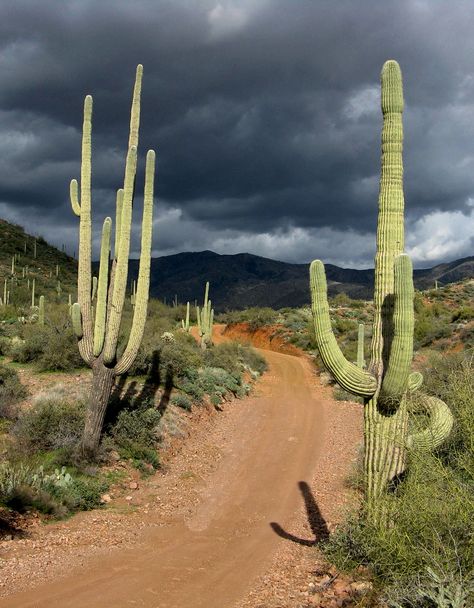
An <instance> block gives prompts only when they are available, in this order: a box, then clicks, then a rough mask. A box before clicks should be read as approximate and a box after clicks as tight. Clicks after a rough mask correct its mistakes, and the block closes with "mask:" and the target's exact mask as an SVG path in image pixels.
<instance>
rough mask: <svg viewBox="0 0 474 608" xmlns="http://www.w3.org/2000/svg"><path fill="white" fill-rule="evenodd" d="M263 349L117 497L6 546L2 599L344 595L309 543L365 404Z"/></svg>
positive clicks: (336, 496)
mask: <svg viewBox="0 0 474 608" xmlns="http://www.w3.org/2000/svg"><path fill="white" fill-rule="evenodd" d="M264 355H265V357H266V358H267V361H268V363H269V366H270V369H269V371H268V372H267V373H266V374H265V375H264V376H263V378H262V379H261V380H260V381H259V383H258V384H257V388H256V392H255V393H254V394H253V395H252V396H250V397H249V398H247V399H244V400H235V401H233V402H231V403H228V404H226V405H225V407H224V411H223V412H219V413H218V414H213V415H211V413H209V412H207V413H206V412H203V413H202V414H201V415H200V417H199V419H198V420H195V421H194V422H193V423H192V426H191V429H192V432H191V434H190V435H189V437H188V438H187V439H186V441H184V442H183V443H182V446H181V448H180V449H179V450H178V452H177V454H176V455H175V456H174V457H173V458H171V460H170V461H169V462H168V464H167V466H166V467H165V470H164V471H163V472H160V473H157V474H156V475H155V476H154V477H153V478H152V479H151V480H148V481H146V482H138V485H139V487H138V489H133V490H131V494H132V496H129V497H127V498H128V500H127V501H126V502H125V503H124V504H115V503H111V506H110V507H109V508H107V509H104V510H103V511H96V512H92V513H82V514H79V515H78V516H76V517H74V518H72V519H71V520H69V521H66V522H60V523H56V524H54V525H51V526H42V525H38V526H37V527H36V528H35V531H34V532H33V533H32V534H31V535H30V537H29V538H25V539H24V540H14V541H6V542H2V543H0V559H1V560H2V561H1V569H0V576H1V579H2V586H1V589H2V591H3V596H4V597H3V599H0V607H2V608H3V607H5V608H7V607H11V608H13V607H16V608H20V607H21V608H33V607H35V608H36V607H37V608H43V607H45V608H46V607H48V608H49V607H50V608H55V607H57V608H63V607H64V608H67V607H71V608H72V607H74V608H78V607H84V608H85V607H91V606H97V607H102V608H108V607H112V606H113V607H114V608H121V607H126V606H140V607H149V608H151V607H154V608H155V607H156V608H168V607H169V608H171V607H172V608H178V607H179V608H187V607H189V608H191V607H193V608H199V607H207V608H214V607H215V608H226V607H229V608H257V607H259V608H260V607H261V608H264V607H265V608H273V607H274V608H277V607H279V608H284V607H294V608H297V607H298V608H300V607H301V608H305V607H310V606H334V607H336V606H342V605H352V604H349V603H348V602H349V591H350V585H351V582H350V581H348V580H343V578H342V577H341V576H337V573H334V572H330V571H329V572H328V570H327V567H326V566H325V565H324V562H323V561H322V559H321V556H320V555H319V554H318V552H317V550H316V549H315V545H316V544H317V541H318V540H320V539H321V538H324V537H325V536H327V534H328V533H329V532H330V530H331V529H332V527H333V526H334V524H335V523H336V522H337V521H338V519H339V518H340V517H341V512H342V510H343V508H344V504H345V502H346V500H347V499H348V498H349V494H348V492H347V489H346V488H345V487H344V479H345V477H346V476H347V474H348V471H349V468H350V466H351V463H352V462H353V461H354V459H355V457H356V450H357V446H358V444H359V443H360V440H361V436H362V431H361V426H362V422H361V418H362V411H361V408H360V406H357V405H355V404H349V403H335V402H332V401H331V400H330V399H329V396H328V393H327V389H324V388H322V387H320V386H319V382H318V379H317V377H316V376H315V375H314V372H313V370H312V366H311V363H310V362H309V361H308V360H307V359H306V358H305V357H294V356H291V355H288V354H281V353H276V352H270V351H264ZM334 576H335V578H334ZM341 598H342V600H341ZM344 602H345V603H344Z"/></svg>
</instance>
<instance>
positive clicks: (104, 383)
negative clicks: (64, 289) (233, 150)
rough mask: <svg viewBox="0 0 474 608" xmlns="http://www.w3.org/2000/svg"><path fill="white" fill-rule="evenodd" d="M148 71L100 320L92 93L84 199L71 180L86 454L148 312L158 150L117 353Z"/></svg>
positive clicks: (102, 276) (106, 247)
mask: <svg viewBox="0 0 474 608" xmlns="http://www.w3.org/2000/svg"><path fill="white" fill-rule="evenodd" d="M142 73H143V68H142V66H141V65H139V66H138V67H137V72H136V80H135V88H134V92H133V101H132V111H131V120H130V136H129V143H128V153H127V159H126V166H125V179H124V185H123V189H119V190H118V193H117V199H116V214H115V216H116V222H115V247H114V254H113V259H112V265H111V267H110V272H109V258H110V244H111V234H112V220H111V218H110V217H107V218H106V219H105V220H104V224H103V228H102V242H101V250H100V268H99V279H98V281H97V302H96V313H95V320H94V319H93V316H94V315H93V312H92V293H91V291H92V289H91V288H92V273H91V255H92V254H91V126H92V97H90V96H89V95H88V96H87V97H86V99H85V102H84V125H83V135H82V166H81V196H80V200H79V195H78V192H79V187H78V183H77V181H76V180H72V181H71V204H72V209H73V211H74V213H75V214H76V215H78V216H79V218H80V224H79V268H78V302H76V303H74V304H73V306H72V308H71V316H72V321H73V326H74V331H75V333H76V336H77V338H78V341H79V342H78V343H79V351H80V353H81V355H82V358H83V359H84V361H85V362H86V363H87V364H88V365H90V366H91V367H92V388H91V395H90V399H89V404H88V409H87V412H86V421H85V426H84V433H83V437H82V443H81V450H82V452H83V453H84V454H85V455H93V454H94V453H95V452H96V450H97V447H98V445H99V440H100V434H101V431H102V426H103V422H104V416H105V412H106V409H107V404H108V401H109V397H110V393H111V390H112V387H113V384H114V381H115V377H116V376H118V375H120V374H123V373H125V372H126V371H127V370H128V369H129V368H130V366H131V365H132V363H133V361H134V359H135V357H136V355H137V352H138V348H139V346H140V343H141V340H142V337H143V332H144V329H145V321H146V316H147V307H148V292H149V284H150V258H151V241H152V224H153V184H154V175H155V153H154V152H153V150H150V151H149V152H148V154H147V157H146V169H145V191H144V204H143V218H142V238H141V255H140V267H139V272H138V282H137V291H136V304H135V307H134V313H133V321H132V328H131V331H130V336H129V339H128V344H127V346H126V348H125V351H124V352H123V354H122V355H121V356H120V357H117V342H118V337H119V330H120V323H121V319H122V311H123V306H124V302H125V291H126V286H127V273H128V256H129V252H130V233H131V223H132V203H133V194H134V183H135V174H136V167H137V146H138V130H139V123H140V95H141V81H142Z"/></svg>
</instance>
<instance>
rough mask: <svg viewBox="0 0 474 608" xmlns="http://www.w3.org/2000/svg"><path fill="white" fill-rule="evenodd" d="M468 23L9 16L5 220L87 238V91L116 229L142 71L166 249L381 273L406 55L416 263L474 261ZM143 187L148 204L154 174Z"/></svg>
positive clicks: (173, 10) (254, 1) (145, 8)
mask: <svg viewBox="0 0 474 608" xmlns="http://www.w3.org/2000/svg"><path fill="white" fill-rule="evenodd" d="M473 22H474V8H473V7H472V5H471V3H470V2H467V1H466V2H457V3H452V2H449V1H448V0H444V1H440V2H436V3H434V2H429V1H428V0H425V1H421V0H418V1H416V0H410V1H408V0H405V1H401V2H400V1H397V2H395V1H393V2H392V1H390V2H376V1H375V0H373V1H359V2H353V1H351V0H339V1H338V2H333V1H330V0H327V1H321V0H300V1H298V2H294V1H292V0H286V1H281V0H239V1H237V0H235V1H230V0H222V1H221V2H218V1H217V0H196V1H193V2H186V1H184V0H181V1H180V0H168V1H163V0H135V1H134V2H128V1H122V0H102V1H101V2H95V1H93V0H87V1H86V0H75V1H71V2H64V1H62V0H56V1H53V0H42V1H41V2H37V1H35V0H29V1H25V0H23V1H21V0H15V1H9V0H3V1H2V3H1V4H0V211H1V213H2V214H3V216H4V217H7V219H16V220H17V221H19V223H22V224H24V225H26V227H27V228H29V229H30V230H33V231H36V232H38V231H41V232H42V233H43V234H44V235H45V236H46V237H48V238H50V239H51V240H53V241H54V242H56V243H62V242H63V241H64V240H66V239H69V238H73V235H75V233H76V218H75V217H74V216H72V214H71V212H70V210H69V202H68V185H69V180H70V178H71V177H75V176H78V174H79V170H80V164H79V161H80V139H81V136H80V129H81V123H82V103H83V98H84V95H85V94H86V93H92V94H93V97H94V119H93V125H94V127H93V142H94V144H93V145H94V157H93V185H94V188H95V192H94V195H95V198H94V210H95V211H96V212H97V217H102V216H103V215H104V214H107V213H108V214H110V213H111V205H112V204H113V200H114V191H115V189H116V188H117V187H118V186H119V184H120V181H121V179H122V177H121V176H122V173H123V163H124V160H123V159H124V154H125V146H126V141H127V137H128V133H127V129H128V112H129V103H130V97H131V88H132V83H133V74H134V70H135V66H136V65H137V63H143V64H144V66H145V75H144V86H143V96H142V132H141V142H140V149H141V150H142V152H143V153H144V151H145V150H146V149H147V148H150V147H153V148H155V149H156V150H157V163H158V169H157V195H158V201H159V202H158V205H157V212H158V216H159V217H158V220H157V222H156V237H155V244H156V253H172V252H176V251H182V250H187V249H206V248H209V249H214V250H218V251H221V252H228V251H239V250H240V251H242V250H248V251H251V252H254V253H260V254H262V255H271V256H272V257H277V258H280V259H287V260H289V261H290V260H291V261H306V260H308V259H310V258H312V257H313V256H314V257H316V256H321V257H323V258H324V259H326V260H327V261H332V262H335V263H340V264H352V265H361V264H366V265H367V264H368V265H370V264H371V257H372V255H373V246H374V245H373V233H374V230H375V222H376V201H377V189H378V172H379V162H380V161H379V157H380V143H379V140H380V125H381V118H380V110H379V84H378V81H379V73H380V69H381V66H382V64H383V62H384V61H385V60H386V59H387V58H396V59H397V60H398V61H399V62H400V64H401V66H402V70H403V73H404V86H405V97H406V112H405V131H406V138H405V168H406V169H405V177H406V180H405V185H406V187H405V191H406V200H407V229H409V230H411V235H410V237H409V238H408V243H409V247H411V248H412V252H413V254H414V256H415V260H418V261H419V262H424V261H426V260H427V261H439V260H443V259H449V258H450V257H453V256H455V255H469V254H471V253H472V251H471V248H472V241H471V240H470V236H469V234H472V230H471V232H469V227H470V228H473V224H474V211H473V206H472V200H473V199H474V194H473V193H474V172H473V168H474V167H473V165H474V143H473V142H474V137H473V136H474V110H473V108H474V61H473V60H472V57H474V53H473V50H474V49H473V47H474V42H473V38H472V36H471V31H472V29H473V25H474V23H473ZM142 156H143V154H142ZM137 184H138V187H137V193H138V194H139V195H140V193H141V190H142V175H141V174H140V175H139V178H138V180H137ZM137 206H138V205H137ZM138 222H139V217H137V224H138ZM447 225H451V226H452V230H451V231H456V235H457V236H456V239H454V238H451V237H452V236H453V235H452V234H451V232H450V231H449V230H447V228H446V227H447ZM463 230H464V232H463ZM135 234H136V235H137V236H138V230H135ZM422 236H423V238H424V239H425V243H426V244H425V245H423V244H422V243H419V240H418V237H420V238H421V237H422ZM427 236H428V237H429V238H426V237H427ZM454 241H455V243H454ZM137 242H138V240H137V238H135V239H134V243H135V250H136V244H137ZM450 243H451V245H450Z"/></svg>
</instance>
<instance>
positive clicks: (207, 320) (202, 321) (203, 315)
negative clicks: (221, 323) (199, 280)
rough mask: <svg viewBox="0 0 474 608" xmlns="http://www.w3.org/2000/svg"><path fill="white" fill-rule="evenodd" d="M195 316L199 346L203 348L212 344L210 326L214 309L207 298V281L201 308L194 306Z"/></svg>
mask: <svg viewBox="0 0 474 608" xmlns="http://www.w3.org/2000/svg"><path fill="white" fill-rule="evenodd" d="M196 317H197V325H198V333H199V336H200V338H201V348H202V349H203V350H205V349H206V348H207V347H208V346H211V345H212V326H213V322H214V311H213V310H212V307H211V301H210V300H209V281H208V282H207V283H206V289H205V292H204V304H203V306H202V309H199V306H196Z"/></svg>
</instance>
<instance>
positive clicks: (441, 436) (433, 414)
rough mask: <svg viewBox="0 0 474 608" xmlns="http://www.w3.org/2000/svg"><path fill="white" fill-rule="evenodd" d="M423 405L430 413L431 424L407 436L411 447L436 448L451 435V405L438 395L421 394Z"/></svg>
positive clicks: (408, 444)
mask: <svg viewBox="0 0 474 608" xmlns="http://www.w3.org/2000/svg"><path fill="white" fill-rule="evenodd" d="M420 396H421V398H422V407H423V408H424V409H425V410H426V412H427V413H428V414H429V424H428V426H427V428H426V429H424V430H422V431H419V432H417V433H411V434H409V435H408V437H407V447H408V448H409V449H419V450H434V449H436V448H437V447H439V446H440V445H441V444H442V443H443V442H444V441H445V440H446V439H447V438H448V436H449V434H450V433H451V430H452V428H453V423H454V420H453V415H452V413H451V410H450V409H449V407H448V406H447V405H446V403H444V401H441V399H438V398H437V397H428V396H427V395H420Z"/></svg>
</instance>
